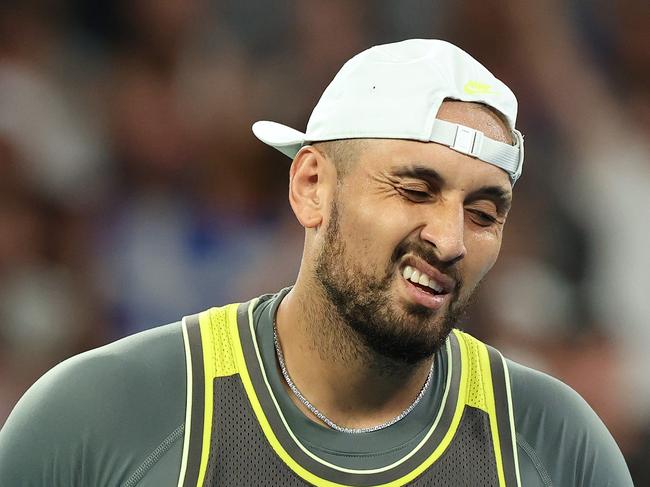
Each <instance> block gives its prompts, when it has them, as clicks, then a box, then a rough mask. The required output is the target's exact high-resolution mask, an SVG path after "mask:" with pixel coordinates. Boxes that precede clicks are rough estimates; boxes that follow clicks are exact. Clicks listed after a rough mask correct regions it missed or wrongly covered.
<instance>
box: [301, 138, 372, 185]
mask: <svg viewBox="0 0 650 487" xmlns="http://www.w3.org/2000/svg"><path fill="white" fill-rule="evenodd" d="M365 143H366V139H338V140H327V141H322V142H314V143H313V144H312V145H313V146H314V147H315V148H316V149H318V150H319V151H320V152H321V153H322V154H323V155H324V156H325V157H327V158H328V159H329V160H331V161H332V163H333V164H334V167H335V168H336V177H337V178H338V180H339V181H341V180H342V179H343V178H344V177H345V176H347V174H348V173H349V172H350V168H351V167H352V164H353V163H355V162H356V161H357V160H358V159H359V154H360V153H361V150H362V149H363V146H364V145H365Z"/></svg>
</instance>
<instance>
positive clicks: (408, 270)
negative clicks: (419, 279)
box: [402, 265, 413, 279]
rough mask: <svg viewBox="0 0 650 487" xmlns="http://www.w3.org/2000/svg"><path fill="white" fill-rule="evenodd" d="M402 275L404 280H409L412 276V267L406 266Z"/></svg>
mask: <svg viewBox="0 0 650 487" xmlns="http://www.w3.org/2000/svg"><path fill="white" fill-rule="evenodd" d="M402 274H403V276H404V279H410V278H411V276H412V275H413V267H411V266H410V265H407V266H406V267H404V272H403V273H402Z"/></svg>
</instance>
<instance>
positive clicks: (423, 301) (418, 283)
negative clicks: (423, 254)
mask: <svg viewBox="0 0 650 487" xmlns="http://www.w3.org/2000/svg"><path fill="white" fill-rule="evenodd" d="M421 267H423V266H417V267H416V266H413V265H406V266H404V267H403V268H402V271H401V274H402V278H403V279H404V283H405V285H406V290H407V292H408V294H409V296H410V297H411V299H412V300H413V301H415V302H416V303H418V304H420V305H422V306H425V307H426V308H430V309H433V310H436V309H439V308H440V307H442V306H443V305H444V304H445V303H446V302H447V301H449V299H450V296H451V292H452V290H453V289H454V285H453V281H452V280H450V279H449V278H448V277H447V276H444V275H441V274H440V273H439V272H438V271H436V270H431V271H429V272H427V271H425V270H424V269H422V268H421Z"/></svg>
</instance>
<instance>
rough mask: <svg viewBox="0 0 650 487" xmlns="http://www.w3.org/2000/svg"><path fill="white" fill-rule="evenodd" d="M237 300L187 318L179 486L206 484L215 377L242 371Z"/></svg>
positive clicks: (185, 325)
mask: <svg viewBox="0 0 650 487" xmlns="http://www.w3.org/2000/svg"><path fill="white" fill-rule="evenodd" d="M239 306H240V304H238V303H234V304H229V305H226V306H222V307H219V308H211V309H209V310H206V311H203V312H201V313H198V314H195V315H191V316H186V317H185V318H183V341H184V344H185V367H186V371H187V380H186V401H185V437H184V440H183V455H182V460H181V468H180V473H179V479H178V484H177V485H178V487H182V486H196V485H202V484H203V478H204V476H205V471H206V468H207V463H208V458H209V454H210V437H211V434H212V415H213V409H214V390H213V386H214V379H215V378H217V377H227V376H230V375H234V374H237V373H238V365H237V360H236V357H235V354H234V352H233V350H234V349H233V346H234V343H233V339H236V337H238V334H237V331H236V327H237V310H238V308H239Z"/></svg>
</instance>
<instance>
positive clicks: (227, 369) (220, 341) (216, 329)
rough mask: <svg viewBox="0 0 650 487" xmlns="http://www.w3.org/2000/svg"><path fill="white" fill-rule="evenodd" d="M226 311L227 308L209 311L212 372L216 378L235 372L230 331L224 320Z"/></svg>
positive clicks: (235, 366)
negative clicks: (212, 345) (212, 348)
mask: <svg viewBox="0 0 650 487" xmlns="http://www.w3.org/2000/svg"><path fill="white" fill-rule="evenodd" d="M231 306H232V305H231ZM227 310H228V308H227V307H223V308H212V309H211V310H210V311H209V313H210V333H211V335H212V343H213V344H214V370H215V373H216V374H217V377H222V376H226V375H232V374H234V373H236V372H237V365H236V364H235V356H234V354H233V351H232V345H231V340H230V330H229V329H228V321H227V320H226V313H227V312H228V311H227Z"/></svg>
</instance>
